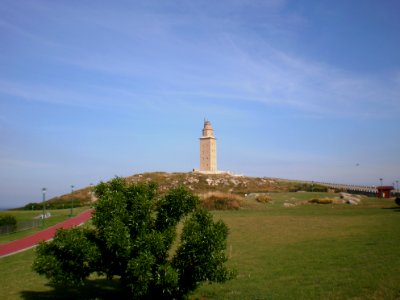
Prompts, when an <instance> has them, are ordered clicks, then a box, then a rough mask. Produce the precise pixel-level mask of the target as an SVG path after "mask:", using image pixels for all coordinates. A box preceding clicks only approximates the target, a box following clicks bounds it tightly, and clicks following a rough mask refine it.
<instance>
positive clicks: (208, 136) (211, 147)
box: [200, 120, 218, 173]
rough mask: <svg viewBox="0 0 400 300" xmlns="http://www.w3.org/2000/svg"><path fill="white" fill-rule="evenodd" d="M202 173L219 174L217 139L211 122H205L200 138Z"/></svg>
mask: <svg viewBox="0 0 400 300" xmlns="http://www.w3.org/2000/svg"><path fill="white" fill-rule="evenodd" d="M200 172H207V173H217V172H218V171H217V139H216V138H215V136H214V130H213V128H212V126H211V123H210V121H208V120H204V128H203V136H202V137H201V138H200Z"/></svg>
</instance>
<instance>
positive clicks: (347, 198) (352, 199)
mask: <svg viewBox="0 0 400 300" xmlns="http://www.w3.org/2000/svg"><path fill="white" fill-rule="evenodd" d="M340 199H343V201H344V202H345V203H347V204H351V205H358V204H360V202H361V199H360V197H359V196H356V195H352V194H348V193H343V192H342V193H340Z"/></svg>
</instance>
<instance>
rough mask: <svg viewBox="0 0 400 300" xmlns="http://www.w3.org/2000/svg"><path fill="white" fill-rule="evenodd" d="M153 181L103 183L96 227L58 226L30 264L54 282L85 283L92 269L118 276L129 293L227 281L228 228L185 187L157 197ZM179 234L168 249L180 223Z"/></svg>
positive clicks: (153, 295)
mask: <svg viewBox="0 0 400 300" xmlns="http://www.w3.org/2000/svg"><path fill="white" fill-rule="evenodd" d="M156 191H157V188H156V185H155V184H152V183H150V184H144V183H140V184H128V183H127V182H126V180H123V179H122V178H115V179H114V180H112V181H110V182H108V183H101V184H99V185H98V186H97V187H96V189H95V192H96V196H97V197H98V201H97V203H96V205H95V213H94V215H93V218H92V223H93V226H92V227H91V228H85V227H83V228H78V227H77V228H74V229H69V230H63V229H60V230H58V231H57V233H56V235H55V237H54V240H53V241H51V242H47V243H41V244H40V245H39V246H38V248H37V257H36V259H35V260H34V263H33V268H34V270H35V271H36V272H37V273H38V274H41V275H45V276H46V277H47V278H48V279H49V280H50V283H51V284H53V285H63V286H67V287H68V286H69V287H71V286H72V287H76V286H83V285H84V284H85V282H86V279H87V278H88V277H89V276H90V275H91V274H94V273H97V274H104V275H105V276H106V277H107V278H108V279H110V280H112V279H113V278H114V277H118V278H119V279H120V282H121V285H122V287H124V289H125V290H126V291H127V293H129V294H130V295H131V297H132V299H182V298H185V297H186V296H187V294H189V293H190V292H193V291H194V290H195V289H196V288H197V287H198V286H199V285H200V284H201V283H202V282H225V281H227V280H228V279H230V278H232V277H233V273H232V272H231V271H230V270H228V269H227V268H226V266H225V262H226V260H227V257H226V255H225V248H226V239H227V236H228V227H227V226H226V225H225V223H224V222H223V221H221V220H220V221H217V222H214V221H213V218H212V215H211V214H210V213H209V212H207V211H206V210H204V209H200V208H198V207H197V206H198V198H197V197H196V196H195V195H194V194H192V193H191V192H189V191H187V190H186V189H184V188H182V187H180V188H176V189H171V190H170V191H168V192H167V193H165V194H164V195H163V197H161V198H158V197H157V192H156ZM184 218H185V221H184V223H183V228H182V233H181V236H180V241H179V243H178V246H177V248H176V251H174V253H173V255H171V247H172V246H173V243H174V241H175V238H176V231H177V225H178V223H179V222H180V221H181V220H183V219H184Z"/></svg>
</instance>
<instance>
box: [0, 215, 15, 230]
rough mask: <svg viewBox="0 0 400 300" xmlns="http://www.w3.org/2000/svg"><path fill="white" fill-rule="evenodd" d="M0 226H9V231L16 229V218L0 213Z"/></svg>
mask: <svg viewBox="0 0 400 300" xmlns="http://www.w3.org/2000/svg"><path fill="white" fill-rule="evenodd" d="M0 226H10V227H11V231H15V230H16V229H17V219H16V218H15V217H14V216H12V215H0Z"/></svg>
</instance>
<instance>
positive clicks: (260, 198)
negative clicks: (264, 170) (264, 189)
mask: <svg viewBox="0 0 400 300" xmlns="http://www.w3.org/2000/svg"><path fill="white" fill-rule="evenodd" d="M256 201H257V202H260V203H268V202H271V201H272V197H271V196H269V195H257V196H256Z"/></svg>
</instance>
